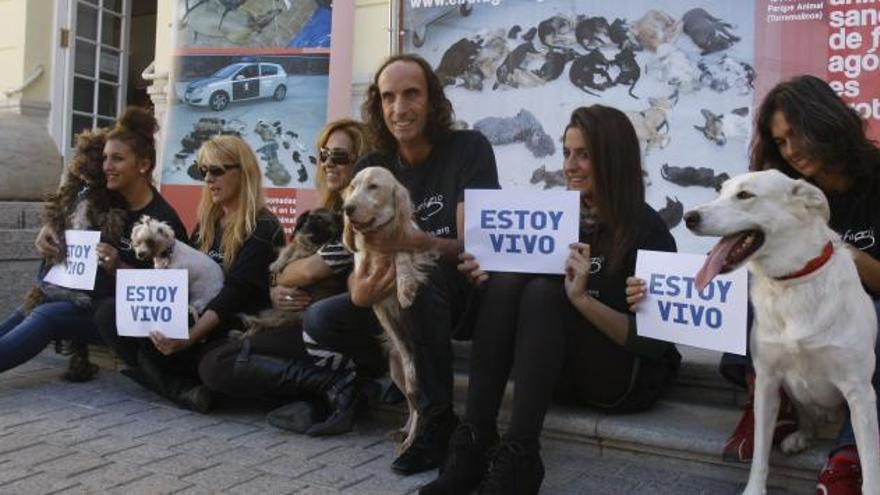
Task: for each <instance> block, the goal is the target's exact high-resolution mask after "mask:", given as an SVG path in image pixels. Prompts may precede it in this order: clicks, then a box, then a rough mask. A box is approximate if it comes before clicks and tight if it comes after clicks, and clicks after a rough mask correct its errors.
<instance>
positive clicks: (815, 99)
mask: <svg viewBox="0 0 880 495" xmlns="http://www.w3.org/2000/svg"><path fill="white" fill-rule="evenodd" d="M865 125H866V124H865V121H864V120H862V118H861V117H860V116H859V115H858V113H857V112H856V111H855V110H853V109H852V108H850V107H849V106H848V105H847V104H846V103H845V102H844V101H843V100H841V99H840V98H839V97H838V96H837V94H836V93H835V92H834V90H833V89H831V87H830V86H829V85H828V84H827V83H826V82H825V81H823V80H821V79H819V78H817V77H813V76H808V75H805V76H800V77H795V78H793V79H791V80H789V81H786V82H783V83H780V84H778V85H777V86H776V87H774V88H773V89H772V90H770V92H769V93H767V96H766V97H765V98H764V101H763V103H762V104H761V107H760V108H759V110H758V114H757V122H756V132H755V136H754V139H753V142H752V161H751V166H752V168H753V169H758V170H764V169H769V168H775V169H778V170H781V171H782V172H784V173H785V174H787V175H789V176H790V177H793V178H802V179H806V180H807V181H809V182H811V183H813V184H815V185H816V186H818V187H819V188H820V189H821V190H822V191H823V192H824V193H825V195H826V197H827V198H828V204H829V206H830V208H831V220H830V222H829V225H830V226H831V228H832V229H834V230H835V231H836V232H837V233H839V234H840V236H841V239H842V240H843V241H845V242H846V243H848V244H849V245H850V247H851V250H850V251H851V253H852V255H853V259H854V261H855V264H856V269H857V271H858V273H859V278H860V279H861V281H862V285H863V286H864V287H865V289H866V290H867V291H868V293H869V294H870V295H871V296H872V297H873V298H874V304H875V306H876V307H877V309H878V314H880V301H878V297H880V243H878V242H877V236H878V235H880V208H878V206H877V201H880V149H878V148H877V146H876V145H875V144H874V143H873V142H872V141H870V140H869V139H868V138H867V136H866V135H865ZM875 349H876V347H875ZM721 371H722V374H723V375H724V376H725V377H726V378H728V379H729V380H731V381H733V382H734V383H737V384H739V385H745V384H748V389H749V398H750V400H749V402H748V403H747V405H746V410H745V411H744V414H743V417H742V419H740V422H739V424H738V425H737V427H736V430H735V431H734V433H733V435H732V436H731V437H730V439H729V440H728V441H727V445H726V446H725V452H724V456H725V459H730V460H738V461H741V462H748V461H749V460H751V457H752V448H753V444H752V442H753V440H752V439H753V437H754V414H753V411H752V409H753V408H752V400H751V398H752V396H753V393H754V390H753V385H754V377H755V374H754V370H753V369H752V367H751V360H750V359H749V358H743V357H741V356H734V355H725V356H724V358H723V359H722V362H721ZM873 383H874V389H875V391H877V390H878V385H880V374H878V370H877V369H875V371H874V379H873ZM878 395H880V394H878ZM783 396H784V393H783ZM788 402H789V401H787V400H784V401H783V404H785V403H788ZM846 418H847V419H846V423H845V424H844V426H843V428H842V429H841V431H840V433H839V435H838V438H837V441H836V445H835V447H834V449H833V450H832V451H831V454H830V455H829V459H828V462H827V463H826V464H825V466H824V467H823V469H822V471H821V472H820V474H819V480H818V488H817V490H818V493H821V494H833V495H837V494H858V493H861V469H860V466H859V457H858V452H857V451H856V448H855V438H854V435H853V429H852V425H851V424H850V421H849V414H847V415H846ZM796 421H797V418H796V415H795V413H794V410H793V409H792V408H791V407H790V406H789V407H788V410H787V411H784V410H781V412H780V415H779V418H778V420H777V425H776V435H775V436H774V441H776V442H780V441H781V440H782V439H783V438H784V437H785V434H787V433H790V432H792V431H794V429H795V428H794V426H796Z"/></svg>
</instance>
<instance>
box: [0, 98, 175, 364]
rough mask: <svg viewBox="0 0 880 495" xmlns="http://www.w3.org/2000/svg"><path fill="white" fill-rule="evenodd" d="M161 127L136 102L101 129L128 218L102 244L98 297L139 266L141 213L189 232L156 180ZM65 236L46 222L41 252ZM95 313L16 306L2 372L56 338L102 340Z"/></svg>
mask: <svg viewBox="0 0 880 495" xmlns="http://www.w3.org/2000/svg"><path fill="white" fill-rule="evenodd" d="M157 129H158V126H157V125H156V120H155V119H154V118H153V116H152V115H150V114H149V113H148V112H147V111H146V110H143V109H140V108H135V107H132V108H128V109H127V110H126V111H125V112H124V113H123V114H122V115H121V116H120V117H119V120H118V121H117V124H116V126H115V127H114V128H113V129H110V130H109V131H105V130H99V131H97V133H100V134H101V135H102V136H101V139H102V140H103V142H104V162H103V170H104V175H105V177H106V184H107V185H106V187H107V189H109V190H110V191H114V192H117V193H119V194H120V195H121V196H122V197H123V199H124V200H125V203H126V207H127V208H128V217H127V221H126V225H125V230H124V233H123V236H122V239H121V241H120V244H119V245H117V246H111V245H109V244H106V243H100V244H98V246H97V248H96V252H97V254H98V266H99V267H100V270H98V272H97V274H96V278H95V287H94V289H93V290H92V292H91V293H92V297H93V298H94V299H96V300H98V299H101V298H106V297H107V296H109V295H111V294H113V291H114V289H115V277H114V275H115V271H116V269H117V268H121V267H137V266H138V263H137V260H136V259H135V257H134V253H133V252H132V251H131V249H130V248H129V243H128V238H129V236H130V234H131V227H132V225H133V224H134V223H135V222H136V221H137V219H138V218H140V216H141V215H143V214H148V215H151V216H154V217H156V218H159V219H161V220H164V221H166V222H168V223H169V224H170V225H171V226H172V227H173V228H174V230H175V232H176V233H177V234H178V236H179V237H180V238H185V236H186V232H185V230H184V228H183V224H182V223H181V222H180V219H179V218H178V217H177V214H176V213H175V212H174V210H173V209H172V208H171V207H170V206H169V205H168V203H166V202H165V200H164V199H163V198H162V196H160V195H159V192H158V191H156V189H155V188H154V187H153V186H152V183H151V174H152V172H153V168H154V166H155V147H154V140H153V134H154V133H155V132H156V130H157ZM89 136H90V137H89ZM89 136H83V137H82V139H96V138H95V136H96V134H92V135H89ZM68 213H72V212H68ZM96 227H97V226H96ZM63 235H64V233H63V232H53V231H52V229H51V228H49V227H48V226H44V227H43V228H42V229H41V230H40V232H39V234H38V235H37V240H36V247H37V250H38V251H39V252H40V253H52V252H57V250H58V246H59V245H60V242H59V238H60V236H63ZM99 304H100V303H98V304H96V307H97V306H98V305H99ZM93 316H94V314H93V311H92V310H91V309H86V308H80V307H77V306H76V305H75V304H73V303H72V302H69V301H54V302H45V303H43V304H41V305H40V306H37V308H35V309H34V311H33V312H31V313H30V314H29V315H27V316H25V315H24V314H23V313H22V312H20V311H16V312H15V313H14V314H13V315H11V316H10V317H9V318H7V319H6V320H5V321H4V322H3V323H0V371H4V370H6V369H9V368H12V367H14V366H18V365H19V364H21V363H23V362H26V361H28V360H30V359H31V358H32V357H34V356H36V355H37V354H39V353H40V352H41V351H42V350H43V349H44V348H45V347H46V345H47V344H48V343H49V342H50V341H51V340H53V339H74V340H77V341H80V342H84V343H100V342H101V336H100V335H99V333H98V330H97V329H96V328H95V325H94V324H93ZM83 366H85V368H82V367H83ZM80 368H82V369H81V370H80V371H79V375H80V377H79V379H80V380H83V379H89V378H91V376H92V375H93V374H94V372H95V371H96V368H95V367H94V365H91V364H90V363H88V362H87V360H86V361H85V362H84V363H81V365H80Z"/></svg>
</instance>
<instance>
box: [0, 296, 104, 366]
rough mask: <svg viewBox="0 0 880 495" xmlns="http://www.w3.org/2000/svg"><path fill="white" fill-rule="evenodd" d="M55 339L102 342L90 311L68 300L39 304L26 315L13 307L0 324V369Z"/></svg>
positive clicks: (27, 356)
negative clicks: (11, 311)
mask: <svg viewBox="0 0 880 495" xmlns="http://www.w3.org/2000/svg"><path fill="white" fill-rule="evenodd" d="M56 339H65V340H76V341H80V342H87V343H89V344H98V343H101V337H100V336H99V335H98V330H97V329H96V328H95V324H94V323H93V321H92V313H91V311H88V310H84V309H81V308H79V307H77V306H76V305H75V304H73V303H71V302H67V301H62V302H49V303H45V304H41V305H39V306H37V307H36V308H34V310H33V311H32V312H31V314H29V315H27V316H25V315H24V313H22V312H21V310H20V309H19V310H16V311H15V312H13V313H12V314H11V315H10V316H9V317H8V318H6V320H5V321H4V322H3V323H0V372H2V371H6V370H8V369H11V368H14V367H16V366H18V365H20V364H22V363H25V362H27V361H29V360H30V359H31V358H33V357H34V356H36V355H37V354H39V353H40V352H42V350H43V349H45V348H46V346H47V345H48V344H49V342H51V341H52V340H56Z"/></svg>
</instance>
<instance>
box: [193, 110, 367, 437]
mask: <svg viewBox="0 0 880 495" xmlns="http://www.w3.org/2000/svg"><path fill="white" fill-rule="evenodd" d="M367 143H368V140H367V138H366V133H365V129H364V126H363V124H361V123H360V122H356V121H354V120H349V119H342V120H336V121H333V122H330V123H328V124H327V125H326V126H325V127H324V129H323V130H322V131H321V133H320V135H319V136H318V139H317V142H316V145H317V146H316V147H317V149H318V156H319V162H318V172H317V174H316V182H317V184H316V185H317V189H318V203H317V207H319V208H327V209H330V210H334V211H341V209H342V191H343V190H344V189H345V188H346V187H347V186H348V183H349V182H350V181H351V178H352V175H353V173H352V171H353V168H354V164H355V162H356V161H357V160H358V158H360V157H361V156H362V155H363V154H364V153H366V152H367V145H368V144H367ZM351 265H352V255H351V253H350V252H348V251H347V250H346V249H345V247H344V246H343V245H342V243H341V240H340V239H334V240H332V241H330V242H329V243H327V244H325V245H323V246H321V247H320V248H319V249H318V252H317V253H316V254H314V255H312V256H310V257H308V258H304V259H301V260H297V261H294V262H292V263H290V264H288V265H287V266H286V267H285V268H284V270H283V271H282V272H281V273H280V274H279V275H278V278H277V280H275V281H273V284H272V285H273V287H272V289H271V298H272V304H273V306H274V307H275V308H278V309H284V310H287V311H291V312H298V311H304V310H305V309H306V308H307V307H308V306H309V305H310V304H311V302H312V300H311V297H310V295H309V293H308V291H307V289H308V288H309V287H310V286H311V285H313V284H315V283H318V282H322V281H325V280H327V279H329V278H332V277H337V278H339V279H340V282H341V283H340V284H339V286H340V288H342V287H344V286H345V284H344V280H345V277H346V275H347V273H348V272H349V271H350V268H351ZM380 370H381V368H380ZM199 374H200V375H201V378H202V380H203V381H204V383H205V384H206V385H207V386H208V387H209V388H211V389H212V390H214V391H216V392H221V393H224V394H226V395H230V396H234V397H242V398H255V397H260V398H277V399H281V400H283V401H289V400H291V399H294V400H297V401H299V402H293V403H292V404H289V405H287V406H284V407H282V408H280V409H278V410H276V411H273V412H272V413H270V414H269V418H268V419H269V423H270V424H273V425H275V426H278V427H279V428H284V429H287V430H291V431H295V432H298V433H306V434H309V435H314V436H318V435H332V434H337V433H342V432H345V431H348V430H350V429H351V427H352V423H353V421H354V413H355V410H356V408H357V407H356V406H357V404H358V403H359V402H360V400H361V399H362V398H363V395H364V394H363V393H362V386H363V385H364V384H365V382H364V381H362V380H359V379H356V375H357V374H356V373H352V372H350V371H335V370H332V369H327V368H325V367H320V366H316V365H315V362H314V359H313V358H312V357H311V356H310V355H309V354H308V353H307V352H306V349H305V345H304V343H303V338H302V328H301V326H300V325H297V326H295V327H293V328H271V329H266V330H263V331H261V332H260V333H258V334H256V335H254V336H252V337H245V338H244V339H242V340H235V341H229V342H227V343H226V344H224V345H222V346H220V347H219V348H217V349H214V350H213V351H211V352H210V353H209V354H208V355H206V356H205V358H204V359H203V360H202V362H201V365H200V367H199ZM306 396H308V397H309V398H310V399H317V402H313V401H311V400H309V401H302V399H304V398H305V397H306Z"/></svg>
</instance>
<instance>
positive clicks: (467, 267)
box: [458, 253, 489, 287]
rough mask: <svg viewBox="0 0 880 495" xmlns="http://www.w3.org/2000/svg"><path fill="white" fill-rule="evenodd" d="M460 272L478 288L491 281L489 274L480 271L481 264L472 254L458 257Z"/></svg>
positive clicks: (463, 254)
mask: <svg viewBox="0 0 880 495" xmlns="http://www.w3.org/2000/svg"><path fill="white" fill-rule="evenodd" d="M458 260H459V261H461V263H459V264H458V271H459V272H461V274H462V275H464V276H465V277H467V278H468V280H470V281H471V283H472V284H474V285H475V286H476V287H480V286H481V285H483V284H485V283H486V281H488V280H489V274H488V273H486V272H484V271H483V270H480V264H479V263H477V259H476V258H474V255H472V254H471V253H461V254H459V255H458Z"/></svg>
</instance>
